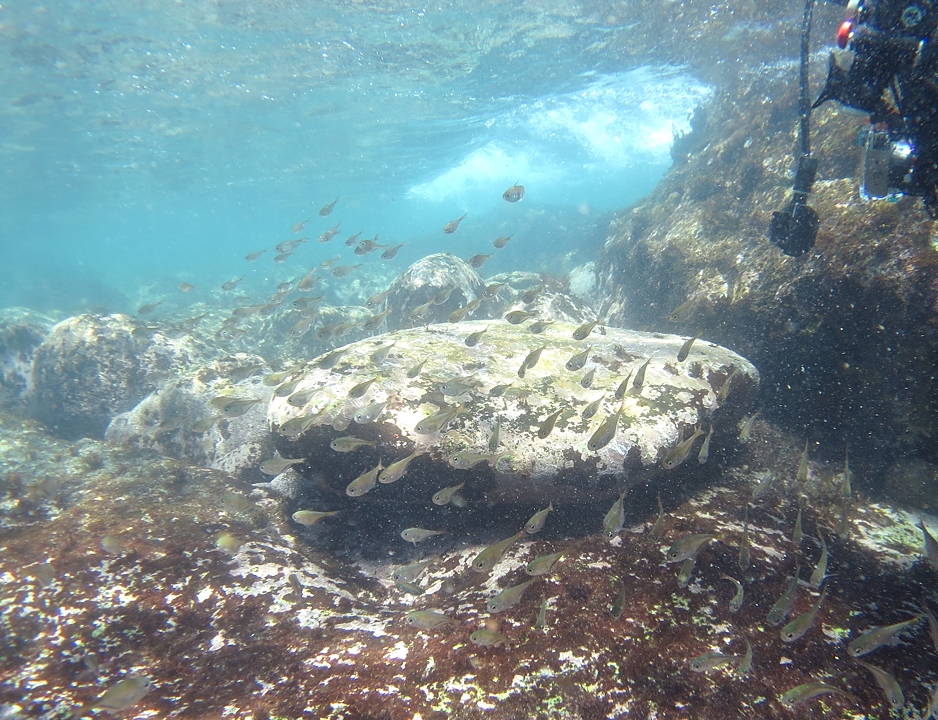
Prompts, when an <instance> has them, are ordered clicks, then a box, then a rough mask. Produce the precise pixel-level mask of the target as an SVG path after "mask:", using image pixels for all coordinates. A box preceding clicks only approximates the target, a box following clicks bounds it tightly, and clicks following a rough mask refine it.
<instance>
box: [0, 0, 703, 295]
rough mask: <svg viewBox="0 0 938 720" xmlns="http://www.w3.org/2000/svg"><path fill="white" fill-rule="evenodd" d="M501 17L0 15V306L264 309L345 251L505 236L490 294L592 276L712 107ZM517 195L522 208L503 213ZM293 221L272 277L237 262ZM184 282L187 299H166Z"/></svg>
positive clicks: (209, 8) (93, 6) (88, 8)
mask: <svg viewBox="0 0 938 720" xmlns="http://www.w3.org/2000/svg"><path fill="white" fill-rule="evenodd" d="M558 7H559V6H558ZM515 18H516V15H515V14H514V7H513V6H511V5H509V4H505V5H501V4H498V3H493V4H491V5H489V6H486V7H482V8H481V9H480V8H474V9H473V11H472V12H469V11H468V10H463V11H459V10H458V9H456V8H452V7H444V8H442V9H441V8H430V7H426V8H422V9H421V8H416V7H409V6H405V5H400V6H399V7H397V6H394V5H393V4H387V5H377V4H375V5H364V4H362V5H355V6H354V8H352V9H337V8H336V7H331V6H328V5H322V4H309V5H296V6H292V5H280V4H264V3H252V4H248V3H204V4H198V3H197V4H189V3H186V4H183V3H178V4H177V3H170V2H165V3H164V2H150V3H142V4H134V5H133V6H132V7H131V6H130V5H128V4H126V3H123V2H116V1H114V2H97V3H79V2H61V1H56V2H52V3H49V4H46V5H43V6H39V5H35V4H33V3H26V2H14V3H12V4H4V5H3V7H2V9H0V76H2V79H3V82H2V88H3V90H2V91H0V93H2V94H0V134H2V138H3V140H2V143H0V168H2V169H0V203H2V206H0V263H2V265H3V267H5V268H15V269H16V270H17V272H16V273H15V275H14V276H13V277H12V278H10V279H9V280H8V281H7V282H5V283H4V284H3V285H2V287H0V306H8V305H26V306H30V307H34V308H37V309H43V310H58V311H60V312H63V313H71V312H75V311H78V310H81V309H88V308H107V309H111V310H124V311H127V310H133V309H134V308H136V307H137V306H138V305H139V304H141V303H143V302H150V301H154V300H158V299H166V301H167V303H169V304H172V303H179V304H182V305H185V304H187V303H189V302H192V301H194V300H195V299H198V298H200V297H201V298H203V299H205V298H210V297H211V296H212V293H213V292H215V291H217V286H218V285H220V284H221V283H222V282H224V281H225V280H228V279H229V278H232V277H238V276H240V275H243V274H247V275H248V277H247V278H246V280H245V283H244V287H245V288H246V289H247V290H248V291H249V292H250V291H251V290H252V289H253V290H256V291H257V292H258V293H260V292H266V291H267V290H268V289H269V286H270V285H271V284H275V282H278V281H280V280H283V279H286V278H289V277H293V276H295V275H297V274H299V273H305V272H306V271H307V270H308V269H309V268H310V267H312V266H313V265H315V264H318V263H319V262H321V261H322V260H323V259H325V258H327V257H332V256H335V255H338V254H342V255H343V258H344V260H343V262H345V261H351V259H352V258H354V256H353V255H352V254H351V249H349V248H345V247H344V246H343V245H342V240H343V239H344V238H345V237H346V236H347V235H350V234H352V233H354V232H357V231H358V230H362V231H363V235H362V237H371V236H372V235H374V234H375V233H379V234H380V236H381V238H382V242H389V243H393V244H397V243H399V242H403V241H406V242H407V243H408V244H407V245H406V246H405V248H404V249H403V250H402V251H401V253H400V254H399V255H398V258H397V261H396V263H395V265H394V270H395V271H400V270H403V269H404V268H405V267H406V266H407V265H409V264H410V263H412V262H414V261H415V260H417V259H419V258H420V257H422V256H423V255H426V254H428V253H430V252H440V251H450V252H454V253H456V254H458V255H461V256H463V257H469V256H471V255H473V254H475V253H477V252H489V251H490V250H491V240H493V239H494V238H495V237H497V236H498V235H501V234H514V240H513V242H512V243H510V244H509V245H508V247H506V248H505V250H503V251H501V252H499V253H497V254H496V256H495V257H494V258H493V260H492V261H491V263H490V264H488V265H487V266H486V268H485V270H486V273H489V274H491V273H495V272H501V271H505V270H517V269H522V270H525V269H529V270H534V271H540V270H545V269H551V268H549V267H545V265H550V264H551V263H552V262H554V261H555V260H556V257H557V256H558V254H559V255H567V256H569V258H568V259H569V264H570V265H574V264H577V263H579V262H586V261H589V260H591V259H592V258H593V256H594V254H595V250H596V246H597V241H596V239H595V237H596V236H601V235H602V233H603V228H604V226H605V223H607V222H608V219H609V213H610V212H611V211H613V210H616V209H619V208H622V207H625V206H627V205H629V204H630V203H632V202H635V201H636V200H638V199H639V198H641V197H643V196H644V195H646V194H647V193H648V192H649V191H650V190H651V189H652V188H653V187H654V185H655V183H656V182H657V181H658V179H659V178H660V177H661V175H662V174H663V173H664V171H665V170H666V169H667V167H668V166H669V164H670V155H669V148H670V144H671V141H672V138H673V134H674V133H675V132H681V131H686V130H687V129H688V118H689V116H690V113H691V112H692V111H693V109H694V108H695V107H696V106H697V105H698V104H699V103H701V102H702V101H704V100H705V99H706V98H707V97H708V95H709V93H710V92H711V89H710V88H709V87H708V86H707V85H706V84H705V83H704V82H702V81H700V80H699V79H697V78H695V77H694V76H693V75H692V74H690V73H689V72H687V71H685V70H682V69H681V68H675V67H658V66H640V65H638V64H637V63H636V61H635V60H631V61H629V62H624V61H623V62H619V61H615V60H610V59H609V58H608V57H606V56H604V55H603V54H602V53H600V52H597V51H596V50H594V49H590V48H591V42H592V41H593V40H595V39H596V38H597V37H600V36H601V35H602V34H603V33H608V32H609V30H608V29H604V28H602V27H599V26H594V25H588V24H587V25H584V26H583V29H578V30H577V32H578V34H577V35H573V36H570V35H569V32H567V31H568V30H569V29H570V28H571V27H577V24H576V23H577V18H575V17H572V16H570V17H563V16H561V15H558V16H557V17H555V18H551V17H545V18H542V19H541V20H539V21H537V22H539V23H540V25H537V26H536V27H534V28H533V30H531V31H530V32H529V33H528V35H529V36H530V37H534V38H535V39H536V42H535V41H534V40H532V39H530V37H527V36H525V34H524V33H519V32H509V30H510V29H511V28H510V26H509V24H510V23H511V22H512V20H513V19H515ZM525 22H527V23H528V24H531V23H533V22H534V21H533V20H531V18H528V19H527V20H526V21H525ZM561 30H563V31H564V32H567V36H565V35H564V32H561ZM515 182H520V183H522V184H523V185H524V186H525V188H526V196H525V198H524V200H523V201H522V202H521V203H517V204H515V205H510V204H508V203H505V202H504V201H503V200H502V199H501V193H502V192H503V191H504V190H505V189H506V188H508V187H509V186H510V185H512V184H513V183H515ZM336 197H338V198H339V203H338V204H337V205H336V209H335V211H334V212H333V214H332V215H331V216H330V217H327V218H320V217H319V216H318V214H317V213H318V210H319V208H320V207H322V206H323V205H325V204H326V203H329V202H331V201H332V200H333V199H335V198H336ZM463 213H467V214H468V217H467V219H466V221H465V222H464V223H463V225H462V226H461V228H460V230H459V232H458V233H457V234H456V235H453V236H446V235H443V234H442V233H441V229H442V226H443V225H444V224H445V223H446V222H447V221H449V220H452V219H454V218H456V217H459V216H460V215H462V214H463ZM310 216H312V217H313V220H311V221H310V223H309V224H308V225H307V228H306V231H305V232H304V234H305V235H309V236H310V237H311V238H312V241H311V242H310V243H309V244H307V245H305V246H303V247H302V248H301V249H300V250H299V251H298V252H297V253H296V254H295V255H294V256H293V257H292V258H291V259H290V260H289V261H288V262H287V263H284V265H282V266H278V265H274V264H273V263H272V261H271V258H272V256H273V252H272V251H269V252H268V253H267V254H266V255H265V256H264V258H263V259H262V260H261V261H259V262H258V263H255V264H253V265H249V264H247V263H245V261H244V255H245V254H246V253H248V252H251V251H254V250H259V249H261V248H264V247H268V248H272V246H273V245H275V244H276V243H277V242H280V241H282V240H286V239H289V238H291V237H295V236H294V235H293V234H292V233H291V232H290V229H291V227H292V226H293V225H294V224H295V223H297V222H299V221H302V220H304V219H305V218H307V217H310ZM339 220H341V222H342V226H341V227H342V231H343V232H342V233H341V234H340V235H339V236H338V237H337V238H336V239H335V240H334V241H333V242H332V243H330V244H328V245H320V244H319V243H317V242H315V238H316V237H317V236H318V234H319V233H321V232H322V231H323V230H325V229H326V228H328V227H330V226H331V225H333V224H334V223H335V222H338V221H339ZM587 237H592V238H593V239H592V240H587V239H585V238H587ZM372 258H374V259H372ZM355 261H356V262H357V259H356V260H355ZM365 262H366V263H372V262H374V263H378V262H380V261H378V260H377V255H372V256H369V258H368V259H366V260H365ZM553 269H556V268H553ZM382 272H387V270H386V269H382ZM181 281H186V282H189V283H192V284H194V285H195V286H196V290H195V291H194V292H193V293H191V294H189V295H187V296H181V295H180V293H179V292H178V290H176V285H177V284H178V283H179V282H181ZM200 294H201V295H200Z"/></svg>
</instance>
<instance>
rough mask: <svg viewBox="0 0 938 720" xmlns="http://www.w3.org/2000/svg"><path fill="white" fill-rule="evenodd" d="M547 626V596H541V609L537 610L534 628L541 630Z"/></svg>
mask: <svg viewBox="0 0 938 720" xmlns="http://www.w3.org/2000/svg"><path fill="white" fill-rule="evenodd" d="M545 627H547V596H546V595H542V596H541V609H540V610H538V611H537V619H536V620H535V621H534V629H535V630H543V629H544V628H545Z"/></svg>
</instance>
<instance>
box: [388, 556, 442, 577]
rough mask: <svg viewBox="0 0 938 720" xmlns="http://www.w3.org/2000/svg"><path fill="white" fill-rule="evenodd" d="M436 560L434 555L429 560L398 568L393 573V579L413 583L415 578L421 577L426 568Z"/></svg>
mask: <svg viewBox="0 0 938 720" xmlns="http://www.w3.org/2000/svg"><path fill="white" fill-rule="evenodd" d="M435 560H436V558H435V557H432V558H430V559H429V560H422V561H421V562H416V563H412V564H410V565H404V566H403V567H399V568H398V569H397V570H395V571H394V572H393V573H391V579H392V580H393V581H394V582H405V583H412V582H413V581H414V580H416V579H417V578H418V577H420V575H421V574H422V573H423V571H424V570H426V569H427V568H428V567H429V566H430V565H431V563H433V562H434V561H435Z"/></svg>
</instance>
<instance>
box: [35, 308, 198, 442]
mask: <svg viewBox="0 0 938 720" xmlns="http://www.w3.org/2000/svg"><path fill="white" fill-rule="evenodd" d="M208 354H209V350H208V348H206V347H205V346H203V345H201V344H199V343H197V342H196V341H194V340H192V339H191V338H190V337H181V338H175V339H173V338H169V337H167V336H165V335H163V334H162V333H161V332H160V331H158V330H155V331H154V330H151V329H150V328H147V327H144V326H140V325H138V324H137V323H136V321H135V320H134V319H133V318H131V317H128V316H126V315H107V316H104V317H97V316H93V315H80V316H77V317H71V318H68V319H67V320H63V321H62V322H60V323H59V324H57V325H56V326H55V327H54V328H52V330H51V332H50V333H49V335H48V337H46V338H45V340H44V341H43V342H42V344H41V345H40V346H39V349H38V350H37V351H36V357H35V359H34V362H33V377H34V383H35V386H34V391H33V393H32V394H31V396H30V402H31V405H32V408H33V414H34V416H35V417H36V419H38V420H40V421H42V422H43V423H45V424H46V425H47V426H49V428H51V429H52V430H53V431H54V432H55V433H57V434H59V435H61V436H63V437H70V438H76V437H82V436H85V437H102V436H103V435H104V430H105V428H107V425H108V423H109V422H110V421H111V419H112V418H113V417H114V416H115V415H116V414H118V413H120V412H125V411H127V410H130V409H131V408H132V407H134V405H136V404H137V403H138V402H140V400H141V399H143V398H144V397H146V395H148V394H149V393H150V392H151V391H152V390H153V388H154V387H155V386H156V385H158V384H159V383H160V382H161V380H162V379H165V378H166V377H167V376H169V375H172V374H174V373H176V372H178V371H180V370H181V369H183V368H186V367H188V366H190V365H191V364H193V363H196V362H198V361H200V360H202V359H203V358H204V357H206V356H207V355H208Z"/></svg>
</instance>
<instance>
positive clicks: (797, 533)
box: [791, 508, 804, 545]
mask: <svg viewBox="0 0 938 720" xmlns="http://www.w3.org/2000/svg"><path fill="white" fill-rule="evenodd" d="M801 510H802V509H801V508H798V517H797V518H795V530H794V532H792V534H791V541H792V542H793V543H794V544H795V545H801V541H802V540H804V530H803V529H802V527H801Z"/></svg>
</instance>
